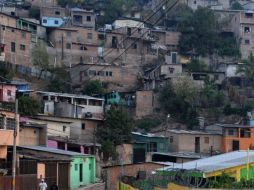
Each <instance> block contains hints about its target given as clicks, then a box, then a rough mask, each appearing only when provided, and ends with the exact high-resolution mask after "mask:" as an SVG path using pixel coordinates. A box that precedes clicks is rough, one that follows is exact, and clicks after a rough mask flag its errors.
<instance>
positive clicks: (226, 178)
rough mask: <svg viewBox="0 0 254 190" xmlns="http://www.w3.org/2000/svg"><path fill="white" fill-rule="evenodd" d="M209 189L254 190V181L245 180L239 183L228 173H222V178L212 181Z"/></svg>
mask: <svg viewBox="0 0 254 190" xmlns="http://www.w3.org/2000/svg"><path fill="white" fill-rule="evenodd" d="M209 188H218V189H222V188H223V189H224V188H225V189H246V188H248V189H249V188H254V180H245V179H241V181H239V182H237V181H235V179H234V178H232V177H230V175H228V174H226V173H222V175H221V176H219V177H216V179H214V180H210V182H209Z"/></svg>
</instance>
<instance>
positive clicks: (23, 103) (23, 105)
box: [18, 96, 40, 116]
mask: <svg viewBox="0 0 254 190" xmlns="http://www.w3.org/2000/svg"><path fill="white" fill-rule="evenodd" d="M18 109H19V113H20V114H21V115H25V116H33V115H36V114H37V113H38V112H39V110H40V105H39V102H38V101H37V100H35V99H34V98H31V97H28V96H22V97H20V98H19V106H18Z"/></svg>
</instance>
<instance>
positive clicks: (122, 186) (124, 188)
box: [119, 182, 138, 190]
mask: <svg viewBox="0 0 254 190" xmlns="http://www.w3.org/2000/svg"><path fill="white" fill-rule="evenodd" d="M119 186H120V189H119V190H138V189H136V188H134V187H132V186H130V185H127V184H125V183H121V182H119Z"/></svg>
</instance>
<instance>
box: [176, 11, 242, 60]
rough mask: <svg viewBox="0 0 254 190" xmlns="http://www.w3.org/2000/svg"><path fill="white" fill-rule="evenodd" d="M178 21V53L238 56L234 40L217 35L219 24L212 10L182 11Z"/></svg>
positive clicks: (230, 37)
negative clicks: (179, 33) (179, 34)
mask: <svg viewBox="0 0 254 190" xmlns="http://www.w3.org/2000/svg"><path fill="white" fill-rule="evenodd" d="M178 20H179V24H178V30H179V31H180V32H182V35H181V37H180V39H179V50H180V53H182V54H189V53H191V52H192V53H196V54H198V55H202V56H205V55H209V54H213V53H215V52H216V53H218V54H219V55H221V56H225V55H228V56H231V55H234V56H236V55H239V50H238V49H239V48H238V46H237V45H236V44H237V43H236V40H235V38H234V37H232V36H229V37H225V36H221V35H219V33H218V31H219V23H218V20H217V18H216V16H215V14H214V12H213V10H210V9H208V8H201V7H199V8H198V9H197V10H196V11H195V12H192V11H190V10H187V11H186V12H185V11H183V12H181V13H180V15H179V19H178Z"/></svg>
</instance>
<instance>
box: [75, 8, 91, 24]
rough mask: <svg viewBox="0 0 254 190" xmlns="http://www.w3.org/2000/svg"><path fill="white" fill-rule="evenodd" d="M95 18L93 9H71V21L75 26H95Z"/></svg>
mask: <svg viewBox="0 0 254 190" xmlns="http://www.w3.org/2000/svg"><path fill="white" fill-rule="evenodd" d="M95 18H96V15H95V13H94V11H93V10H85V9H79V8H72V9H71V21H72V25H73V26H80V27H85V28H95V21H96V20H95Z"/></svg>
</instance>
